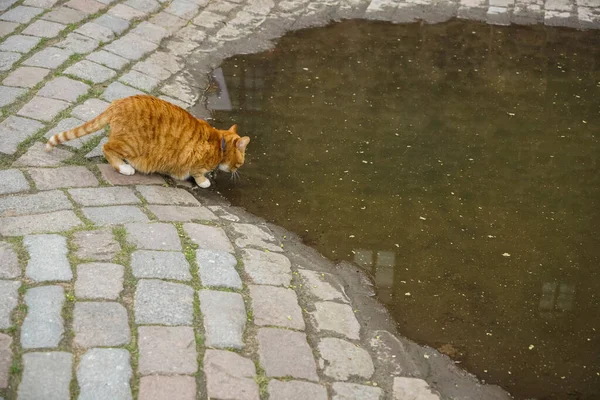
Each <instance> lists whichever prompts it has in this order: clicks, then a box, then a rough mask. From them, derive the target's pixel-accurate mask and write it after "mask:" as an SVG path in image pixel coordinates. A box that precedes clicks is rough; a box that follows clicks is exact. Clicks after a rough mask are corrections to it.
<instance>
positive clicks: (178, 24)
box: [150, 11, 187, 34]
mask: <svg viewBox="0 0 600 400" xmlns="http://www.w3.org/2000/svg"><path fill="white" fill-rule="evenodd" d="M150 22H151V23H153V24H154V25H158V26H162V27H163V28H165V29H166V30H167V31H169V33H171V34H173V33H175V32H177V31H178V30H179V29H181V28H183V27H184V26H185V24H186V23H187V21H186V20H184V19H181V18H179V17H176V16H174V15H171V14H168V13H166V12H164V11H161V12H159V13H158V14H156V15H155V16H154V17H152V18H150Z"/></svg>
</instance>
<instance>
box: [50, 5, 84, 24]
mask: <svg viewBox="0 0 600 400" xmlns="http://www.w3.org/2000/svg"><path fill="white" fill-rule="evenodd" d="M42 19H45V20H47V21H52V22H59V23H61V24H66V25H68V24H76V23H78V22H81V21H82V20H83V19H85V14H84V13H82V12H81V11H77V10H73V9H72V8H67V7H59V8H57V9H55V10H52V11H50V12H49V13H46V14H44V15H43V17H42Z"/></svg>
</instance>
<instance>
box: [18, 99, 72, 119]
mask: <svg viewBox="0 0 600 400" xmlns="http://www.w3.org/2000/svg"><path fill="white" fill-rule="evenodd" d="M69 106H70V104H69V103H67V102H66V101H62V100H56V99H48V98H46V97H41V96H35V97H34V98H33V99H31V100H29V103H27V104H25V105H24V106H23V107H22V108H21V109H20V110H19V111H18V112H17V114H18V115H21V116H23V117H29V118H33V119H37V120H40V121H46V122H49V121H52V120H53V119H54V117H56V116H57V115H58V114H60V112H61V111H63V110H65V109H67V108H69Z"/></svg>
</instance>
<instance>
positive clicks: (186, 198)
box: [136, 185, 200, 206]
mask: <svg viewBox="0 0 600 400" xmlns="http://www.w3.org/2000/svg"><path fill="white" fill-rule="evenodd" d="M136 189H137V191H138V192H140V194H141V195H142V196H143V197H144V198H145V199H146V200H147V201H148V203H149V204H173V205H178V206H199V205H200V202H198V200H196V198H195V197H194V196H193V195H192V194H191V193H190V192H188V191H187V190H185V189H177V188H170V187H162V186H142V185H140V186H136Z"/></svg>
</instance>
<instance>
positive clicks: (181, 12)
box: [165, 0, 200, 19]
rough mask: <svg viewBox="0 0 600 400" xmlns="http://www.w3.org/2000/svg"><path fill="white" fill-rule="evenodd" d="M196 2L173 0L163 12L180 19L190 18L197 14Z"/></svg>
mask: <svg viewBox="0 0 600 400" xmlns="http://www.w3.org/2000/svg"><path fill="white" fill-rule="evenodd" d="M199 8H200V7H199V6H198V4H196V3H195V2H193V1H188V0H173V1H172V2H171V4H170V5H169V7H167V8H166V9H165V12H167V13H169V14H172V15H175V16H176V17H179V18H182V19H192V18H194V17H195V16H196V14H198V10H199Z"/></svg>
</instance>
